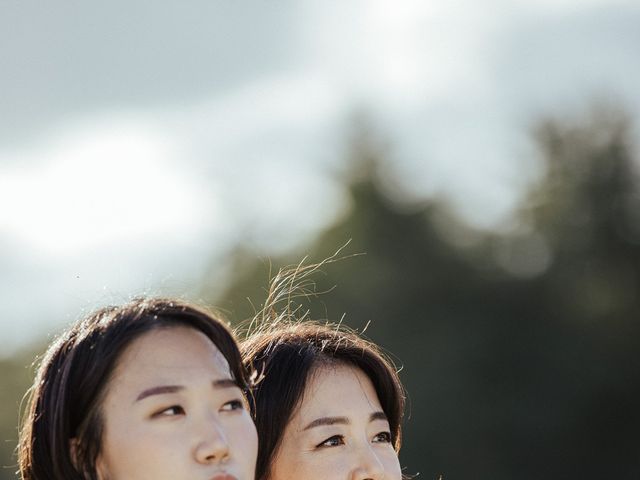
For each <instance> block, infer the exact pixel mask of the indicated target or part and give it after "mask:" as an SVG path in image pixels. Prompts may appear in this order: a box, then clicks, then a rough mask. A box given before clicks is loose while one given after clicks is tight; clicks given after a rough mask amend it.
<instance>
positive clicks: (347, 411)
mask: <svg viewBox="0 0 640 480" xmlns="http://www.w3.org/2000/svg"><path fill="white" fill-rule="evenodd" d="M381 410H382V407H381V405H380V401H379V399H378V395H377V393H376V391H375V388H374V387H373V383H372V382H371V380H370V379H369V377H368V376H367V375H366V374H365V373H364V372H363V371H362V370H360V369H359V368H356V367H353V366H349V365H343V364H337V365H323V366H320V367H318V369H317V370H315V371H314V372H312V374H311V375H310V377H309V379H308V381H307V385H306V389H305V392H304V396H303V399H302V402H301V404H300V406H299V408H298V409H297V411H296V413H295V414H294V418H295V417H297V419H298V420H299V421H301V422H305V421H307V420H313V419H315V418H319V417H323V416H347V417H362V418H367V419H368V418H369V415H370V414H371V413H374V412H378V411H381Z"/></svg>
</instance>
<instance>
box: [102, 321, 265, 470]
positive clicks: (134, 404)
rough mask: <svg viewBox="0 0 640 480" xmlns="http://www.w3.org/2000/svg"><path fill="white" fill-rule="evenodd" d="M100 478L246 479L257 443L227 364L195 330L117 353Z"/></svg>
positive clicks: (146, 338) (159, 335)
mask: <svg viewBox="0 0 640 480" xmlns="http://www.w3.org/2000/svg"><path fill="white" fill-rule="evenodd" d="M102 418H103V422H104V432H103V438H102V446H101V452H100V455H99V457H98V462H97V467H98V474H99V478H100V479H101V480H130V479H134V478H135V479H136V480H146V479H149V480H151V479H154V480H162V479H172V480H187V479H188V480H200V479H202V480H253V478H254V471H255V462H256V455H257V448H258V447H257V446H258V439H257V434H256V429H255V426H254V424H253V421H252V419H251V417H250V415H249V413H248V411H247V409H246V406H245V400H244V397H243V395H242V392H241V390H240V389H239V388H238V387H237V386H236V385H235V383H234V382H233V380H232V379H231V374H230V372H229V365H228V363H227V361H226V359H225V358H224V356H223V355H222V354H221V353H220V351H219V350H218V349H217V348H216V346H215V345H214V344H213V343H212V342H211V341H210V340H209V339H208V338H207V337H206V336H205V335H204V334H203V333H201V332H199V331H197V330H195V329H191V328H186V327H172V328H166V329H158V330H154V331H151V332H149V333H146V334H144V335H143V336H142V337H140V338H138V339H136V340H135V341H134V342H133V343H132V344H131V345H130V346H129V347H128V348H127V349H126V350H125V351H124V353H123V354H122V356H121V358H120V360H119V362H118V365H117V366H116V369H115V371H114V375H113V378H112V380H111V381H110V383H109V386H108V387H107V392H106V395H105V398H104V401H103V404H102Z"/></svg>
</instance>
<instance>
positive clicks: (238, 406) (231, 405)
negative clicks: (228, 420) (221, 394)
mask: <svg viewBox="0 0 640 480" xmlns="http://www.w3.org/2000/svg"><path fill="white" fill-rule="evenodd" d="M220 410H222V411H223V412H231V411H234V410H244V403H243V402H242V400H238V399H236V400H231V401H230V402H227V403H225V404H224V405H222V408H221V409H220Z"/></svg>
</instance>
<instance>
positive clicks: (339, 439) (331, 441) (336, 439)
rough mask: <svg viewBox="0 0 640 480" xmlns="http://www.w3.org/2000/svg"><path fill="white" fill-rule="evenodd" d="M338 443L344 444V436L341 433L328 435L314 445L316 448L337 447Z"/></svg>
mask: <svg viewBox="0 0 640 480" xmlns="http://www.w3.org/2000/svg"><path fill="white" fill-rule="evenodd" d="M339 445H344V437H343V436H342V435H334V436H333V437H329V438H327V439H326V440H325V441H323V442H320V443H319V444H318V445H316V448H324V447H337V446H339Z"/></svg>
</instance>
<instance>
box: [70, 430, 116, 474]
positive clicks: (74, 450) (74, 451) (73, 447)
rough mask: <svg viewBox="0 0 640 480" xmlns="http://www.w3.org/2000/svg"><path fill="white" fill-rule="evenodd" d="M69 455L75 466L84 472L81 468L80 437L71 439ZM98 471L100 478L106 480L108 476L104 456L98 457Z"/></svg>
mask: <svg viewBox="0 0 640 480" xmlns="http://www.w3.org/2000/svg"><path fill="white" fill-rule="evenodd" d="M69 456H70V457H71V462H72V463H73V466H74V468H75V469H76V470H77V471H78V472H82V469H81V468H80V459H79V458H78V439H77V438H72V439H71V440H69ZM96 473H97V475H98V480H105V479H107V478H108V477H107V476H105V474H104V465H103V461H102V456H101V455H98V458H97V459H96Z"/></svg>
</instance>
